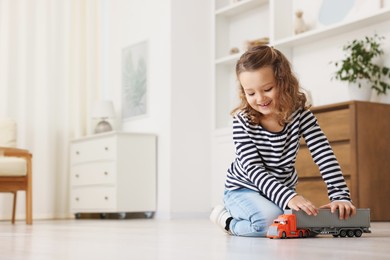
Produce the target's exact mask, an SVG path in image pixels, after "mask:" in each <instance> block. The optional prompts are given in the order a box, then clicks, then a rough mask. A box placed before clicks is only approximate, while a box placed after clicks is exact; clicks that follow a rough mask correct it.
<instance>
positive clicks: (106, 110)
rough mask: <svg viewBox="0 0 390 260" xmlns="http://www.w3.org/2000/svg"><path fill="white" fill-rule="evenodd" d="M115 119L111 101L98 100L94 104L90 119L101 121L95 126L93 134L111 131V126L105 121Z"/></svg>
mask: <svg viewBox="0 0 390 260" xmlns="http://www.w3.org/2000/svg"><path fill="white" fill-rule="evenodd" d="M114 117H115V110H114V105H113V103H112V101H109V100H99V101H97V102H96V103H95V107H94V109H93V111H92V118H95V119H101V121H100V122H99V123H98V124H97V125H96V128H95V134H98V133H104V132H109V131H112V126H111V124H110V123H109V122H107V121H106V120H107V119H109V118H114Z"/></svg>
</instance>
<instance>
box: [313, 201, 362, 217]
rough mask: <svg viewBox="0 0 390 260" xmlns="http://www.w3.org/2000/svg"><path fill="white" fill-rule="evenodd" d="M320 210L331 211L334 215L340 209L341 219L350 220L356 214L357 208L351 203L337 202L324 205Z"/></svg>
mask: <svg viewBox="0 0 390 260" xmlns="http://www.w3.org/2000/svg"><path fill="white" fill-rule="evenodd" d="M320 209H330V211H331V212H332V213H334V212H336V209H339V217H340V219H348V218H349V217H352V216H353V215H355V214H356V207H355V206H354V205H353V204H352V203H351V202H349V201H342V200H335V201H332V202H331V203H329V204H326V205H323V206H321V207H320Z"/></svg>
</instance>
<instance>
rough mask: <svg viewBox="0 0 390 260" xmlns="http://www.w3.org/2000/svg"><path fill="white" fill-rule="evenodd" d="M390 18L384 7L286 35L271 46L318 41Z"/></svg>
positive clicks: (286, 45)
mask: <svg viewBox="0 0 390 260" xmlns="http://www.w3.org/2000/svg"><path fill="white" fill-rule="evenodd" d="M389 20H390V9H388V8H386V9H383V10H381V11H380V12H377V13H374V14H371V15H369V16H365V17H363V18H358V19H354V20H351V21H348V22H344V23H338V24H334V25H332V26H329V27H326V28H322V29H318V30H312V31H308V32H305V33H302V34H299V35H296V36H292V37H288V38H285V39H281V40H276V41H274V42H273V46H275V47H277V48H287V47H294V46H298V45H302V44H307V43H311V42H315V41H319V40H321V39H324V38H328V37H332V36H335V35H339V34H343V33H346V32H349V31H352V30H356V29H359V28H362V27H367V26H370V25H374V24H377V23H381V22H386V21H389Z"/></svg>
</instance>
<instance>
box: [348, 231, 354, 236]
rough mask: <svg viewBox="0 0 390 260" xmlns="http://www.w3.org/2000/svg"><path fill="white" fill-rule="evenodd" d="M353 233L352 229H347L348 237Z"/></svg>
mask: <svg viewBox="0 0 390 260" xmlns="http://www.w3.org/2000/svg"><path fill="white" fill-rule="evenodd" d="M354 235H355V233H354V232H353V230H348V231H347V236H348V237H353V236H354Z"/></svg>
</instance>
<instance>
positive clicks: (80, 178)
mask: <svg viewBox="0 0 390 260" xmlns="http://www.w3.org/2000/svg"><path fill="white" fill-rule="evenodd" d="M115 172H116V171H115V163H114V162H94V163H87V164H80V165H77V166H73V167H72V170H71V175H72V177H71V181H72V186H80V185H96V184H112V185H114V184H115V182H116V176H115Z"/></svg>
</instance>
